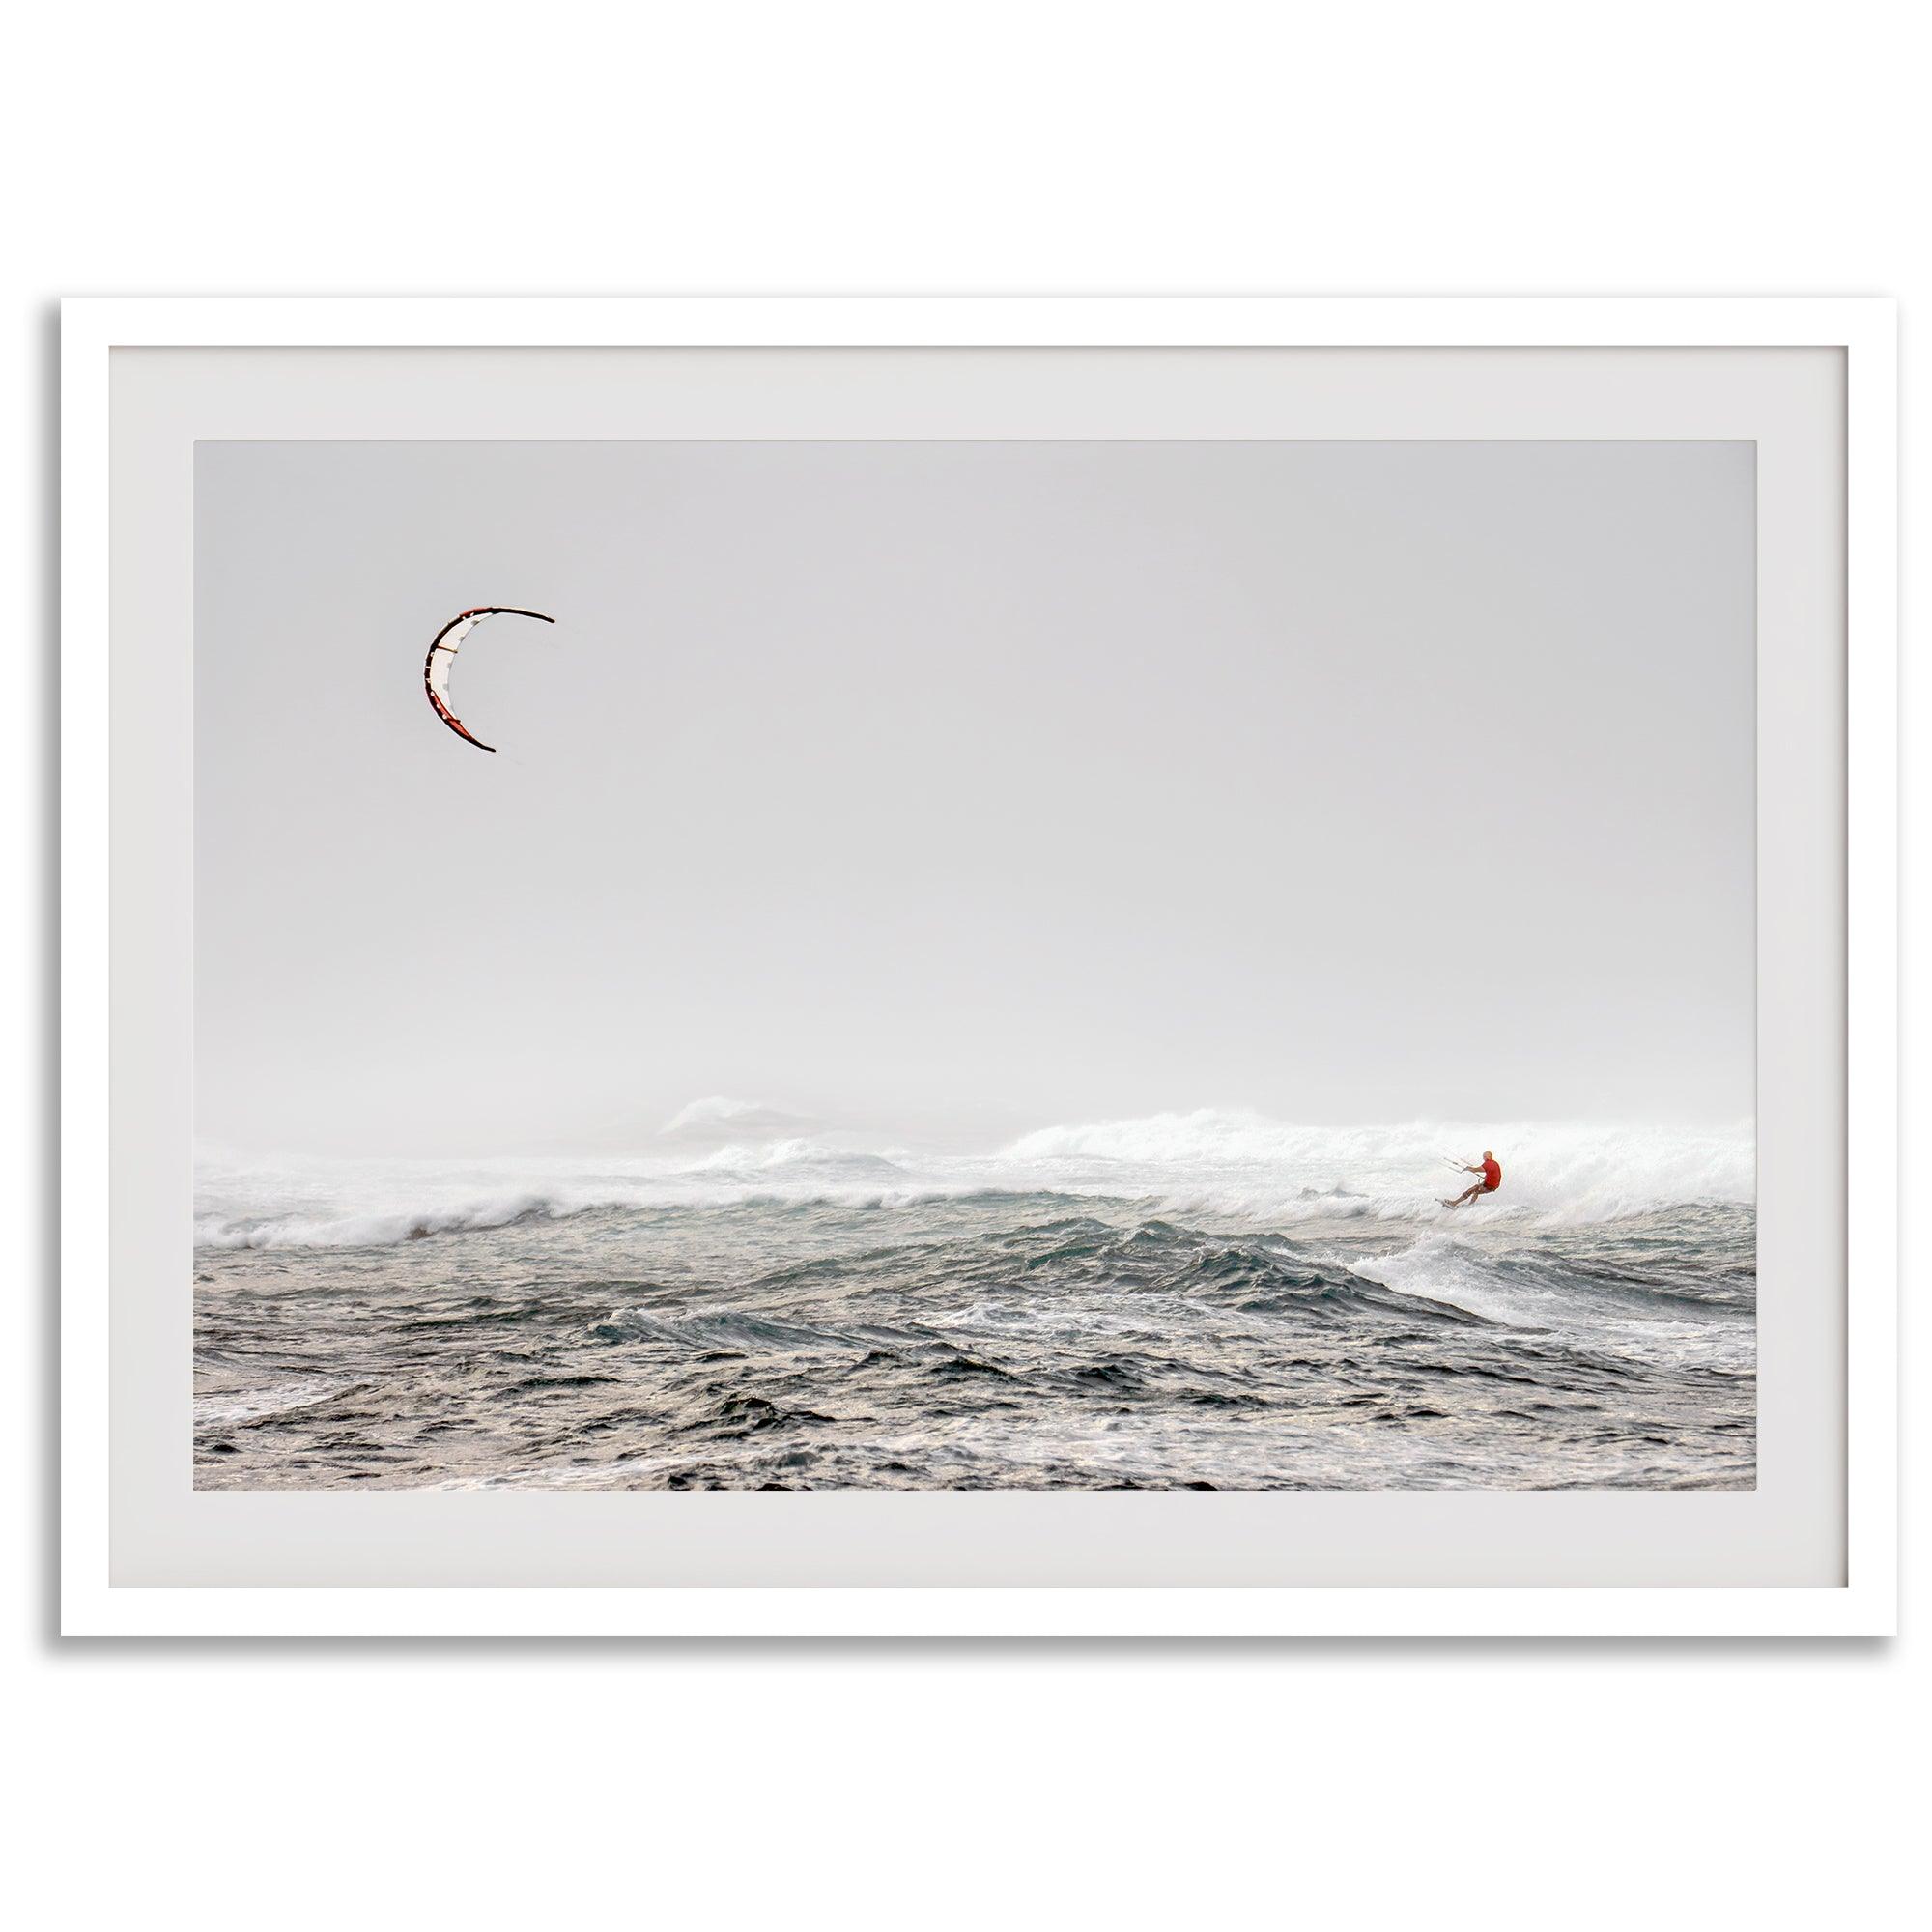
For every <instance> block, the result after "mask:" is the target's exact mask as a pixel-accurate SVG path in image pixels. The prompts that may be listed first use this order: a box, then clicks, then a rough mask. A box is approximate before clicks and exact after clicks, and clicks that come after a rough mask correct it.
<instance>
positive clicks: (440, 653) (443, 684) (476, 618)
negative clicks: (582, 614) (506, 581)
mask: <svg viewBox="0 0 1932 1932" xmlns="http://www.w3.org/2000/svg"><path fill="white" fill-rule="evenodd" d="M486 617H534V618H535V619H536V620H537V622H538V623H540V624H554V623H555V622H556V619H555V618H554V617H546V616H545V615H544V613H543V612H542V611H519V610H517V609H515V608H514V607H513V606H511V605H508V604H479V605H478V606H477V607H476V608H475V609H474V610H473V611H462V612H460V613H459V614H458V615H456V616H454V617H452V618H451V619H450V620H449V622H448V623H446V624H445V625H444V626H443V627H442V629H441V630H440V631H439V632H438V633H437V634H436V641H435V642H434V643H433V644H431V645H430V647H429V656H428V657H427V658H425V659H424V660H423V689H424V690H425V691H426V692H428V693H429V701H430V703H431V705H432V706H433V707H434V708H435V711H436V715H437V716H438V717H439V718H440V719H441V720H442V722H443V723H444V724H445V725H448V726H449V728H450V729H451V730H452V731H454V732H455V733H456V735H457V736H458V737H459V738H464V739H467V740H468V741H469V743H470V744H472V745H474V746H475V747H476V749H477V750H478V751H479V752H494V751H495V750H496V749H497V748H496V746H495V745H486V744H485V743H484V742H483V740H482V739H481V738H479V737H477V735H476V734H475V732H473V731H469V730H466V729H465V728H464V724H463V720H462V719H460V718H459V717H458V716H457V715H456V713H455V712H454V711H452V710H451V709H450V708H449V673H450V669H451V668H452V667H453V666H454V665H455V663H456V647H457V645H459V644H460V643H462V641H463V640H464V639H465V638H467V637H468V636H469V634H470V632H471V631H473V630H474V629H475V628H476V627H477V625H478V624H480V623H482V621H483V620H484V618H486Z"/></svg>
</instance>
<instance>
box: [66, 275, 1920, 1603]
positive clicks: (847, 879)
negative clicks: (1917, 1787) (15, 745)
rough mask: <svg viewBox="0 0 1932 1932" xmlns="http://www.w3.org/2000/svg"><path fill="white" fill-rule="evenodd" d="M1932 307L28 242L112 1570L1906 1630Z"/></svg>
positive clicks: (86, 1517) (87, 1536)
mask: <svg viewBox="0 0 1932 1932" xmlns="http://www.w3.org/2000/svg"><path fill="white" fill-rule="evenodd" d="M1895 359H1896V353H1895V339H1894V322H1893V314H1892V310H1891V306H1890V304H1889V303H1886V302H1882V301H1870V300H1782V299H1780V300H1655V301H1653V300H1577V301H1567V300H1547V301H1546V300H1454V301H1448V300H1412V301H1410V300H1377V301H1315V300H1310V301H1294V300H1263V299H1228V300H1215V299H1198V300H1197V299H1119V300H1116V299H957V300H955V299H941V300H914V299H906V300H896V299H849V300H848V299H842V298H841V299H829V298H821V299H772V300H752V299H731V300H709V299H685V300H680V299H660V300H497V299H491V300H448V299H444V300H363V299H340V300H327V299H324V300H308V299H301V300H225V299H224V300H213V299H211V300H199V299H196V300H139V299H128V300H119V299H115V300H93V299H89V300H81V301H74V302H70V303H69V304H67V306H66V310H65V319H64V330H63V377H62V382H63V446H64V464H65V471H64V482H63V605H64V619H65V634H64V671H63V677H64V692H63V765H62V787H63V846H64V850H63V973H64V999H63V1007H62V1027H63V1055H64V1098H65V1107H64V1117H63V1123H62V1151H63V1190H64V1192H63V1203H64V1219H63V1255H64V1281H63V1311H64V1312H63V1351H64V1362H63V1373H64V1385H63V1386H64V1400H63V1492H64V1504H63V1556H62V1561H63V1606H64V1607H63V1613H64V1627H65V1629H66V1630H67V1631H68V1632H69V1633H71V1634H156V1633H166V1634H298V1633H299V1634H307V1633H333V1634H394V1633H404V1634H531V1635H556V1634H639V1635H679V1634H909V1635H916V1634H985V1635H1002V1634H1066V1635H1080V1634H1095V1635H1099V1634H1174V1635H1213V1634H1284V1635H1293V1634H1714V1635H1720V1634H1840V1635H1844V1634H1873V1633H1883V1632H1888V1631H1889V1630H1891V1629H1892V1628H1893V1625H1894V1618H1895V1595H1896V1583H1895V1577H1896V1559H1895V1546H1896V1521H1895V1519H1896V1477H1895V1469H1896V1400H1895V1386H1896V1373H1897V1357H1896V1350H1895V1333H1896V1250H1895V1237H1894V1224H1895V1207H1896V1161H1897V1140H1896V1093H1895V1050H1896V1021H1895V1011H1896V993H1897V985H1896V971H1895V956H1896V887H1895V866H1896V854H1897V845H1896V833H1895V816H1896V764H1895V739H1894V694H1895V684H1896V646H1895V622H1896V610H1895V598H1894V575H1895V519H1896V501H1895V485H1894V470H1895V453H1894V452H1895V440H1894V435H1895V429H1894V415H1895ZM103 727H104V728H103Z"/></svg>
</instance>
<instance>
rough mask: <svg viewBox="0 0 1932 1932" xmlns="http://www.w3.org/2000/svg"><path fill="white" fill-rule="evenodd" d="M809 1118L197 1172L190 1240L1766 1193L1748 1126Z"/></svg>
mask: <svg viewBox="0 0 1932 1932" xmlns="http://www.w3.org/2000/svg"><path fill="white" fill-rule="evenodd" d="M806 1124H807V1123H804V1122H802V1121H801V1120H800V1119H799V1118H798V1117H795V1116H777V1115H775V1113H774V1110H771V1109H767V1108H764V1107H762V1106H756V1105H753V1104H751V1103H744V1102H735V1101H726V1100H720V1099H713V1100H706V1101H701V1102H696V1103H694V1104H693V1106H692V1107H689V1108H686V1109H684V1110H683V1112H682V1113H680V1114H679V1115H678V1116H676V1117H675V1119H674V1120H673V1122H671V1123H670V1125H669V1126H668V1128H667V1135H668V1136H669V1137H670V1138H671V1139H672V1140H673V1141H675V1142H676V1143H677V1144H676V1145H673V1146H667V1145H665V1144H664V1143H663V1142H660V1144H659V1145H658V1146H657V1147H656V1148H655V1149H654V1150H653V1151H651V1152H650V1153H648V1154H639V1155H635V1156H628V1157H624V1158H618V1159H577V1160H570V1159H556V1158H545V1159H540V1160H537V1159H533V1160H527V1161H519V1160H514V1159H505V1160H497V1161H487V1162H469V1163H465V1164H460V1165H459V1164H449V1165H437V1164H432V1163H425V1162H408V1163H391V1164H387V1165H378V1164H375V1163H370V1162H337V1163H327V1164H324V1163H313V1164H309V1165H305V1166H302V1167H299V1168H290V1167H286V1166H282V1167H245V1166H237V1165H234V1164H232V1163H229V1164H216V1163H213V1162H205V1163H204V1164H203V1165H202V1166H201V1167H200V1168H199V1169H198V1171H197V1177H196V1197H197V1198H196V1220H195V1239H196V1243H197V1245H198V1246H202V1247H208V1248H229V1249H237V1248H311V1247H315V1248H350V1247H383V1246H392V1245H395V1244H397V1243H400V1242H404V1241H411V1240H421V1239H426V1238H429V1237H432V1236H448V1235H458V1234H463V1233H467V1232H473V1231H478V1230H487V1229H495V1228H503V1227H508V1226H512V1225H519V1224H532V1223H540V1222H543V1221H547V1220H561V1219H564V1218H568V1217H576V1216H580V1215H585V1214H594V1213H616V1212H656V1211H668V1210H677V1209H702V1208H737V1207H770V1208H850V1209H866V1208H901V1207H907V1206H913V1205H917V1204H920V1203H927V1202H930V1203H941V1202H947V1201H963V1200H968V1199H972V1198H975V1197H998V1196H1039V1197H1053V1198H1059V1199H1072V1200H1082V1199H1086V1200H1109V1201H1125V1202H1136V1203H1141V1204H1145V1205H1146V1207H1147V1208H1148V1209H1149V1211H1151V1212H1154V1213H1162V1214H1175V1215H1183V1216H1187V1217H1190V1218H1192V1219H1194V1220H1196V1221H1212V1222H1218V1223H1226V1224H1230V1225H1236V1226H1247V1227H1276V1226H1284V1225H1297V1224H1302V1223H1311V1222H1338V1221H1339V1222H1349V1221H1356V1222H1362V1221H1367V1222H1407V1223H1421V1224H1428V1223H1432V1222H1441V1223H1443V1224H1444V1225H1445V1226H1447V1225H1449V1222H1450V1216H1449V1211H1448V1210H1446V1209H1445V1208H1442V1207H1441V1206H1440V1205H1439V1197H1440V1196H1442V1195H1444V1194H1449V1193H1453V1192H1456V1191H1458V1190H1460V1188H1461V1187H1462V1186H1463V1184H1464V1181H1465V1179H1466V1178H1465V1177H1461V1176H1459V1175H1458V1174H1456V1173H1455V1172H1453V1171H1452V1170H1453V1164H1454V1162H1456V1161H1459V1160H1470V1159H1473V1158H1475V1157H1476V1156H1477V1155H1478V1154H1480V1152H1481V1151H1483V1149H1484V1148H1486V1147H1489V1148H1493V1149H1494V1150H1495V1151H1496V1152H1497V1154H1498V1156H1499V1157H1500V1159H1501V1160H1502V1163H1503V1170H1504V1181H1503V1188H1502V1192H1501V1193H1500V1194H1499V1195H1498V1196H1497V1197H1496V1199H1495V1200H1494V1201H1492V1202H1485V1203H1484V1204H1483V1205H1482V1207H1481V1208H1480V1210H1478V1211H1479V1213H1480V1217H1481V1222H1482V1225H1484V1226H1486V1227H1494V1226H1496V1225H1498V1224H1499V1223H1502V1224H1519V1225H1523V1226H1537V1227H1551V1226H1556V1227H1577V1226H1586V1225H1589V1224H1591V1223H1596V1222H1608V1221H1613V1220H1616V1219H1619V1218H1621V1217H1625V1216H1629V1215H1634V1214H1639V1213H1643V1212H1646V1211H1649V1210H1652V1209H1656V1208H1675V1207H1697V1206H1712V1205H1725V1204H1747V1203H1749V1202H1751V1201H1752V1200H1753V1198H1754V1195H1755V1183H1756V1172H1755V1167H1756V1159H1755V1142H1754V1138H1753V1134H1752V1131H1751V1129H1750V1127H1749V1125H1748V1124H1746V1125H1743V1126H1740V1127H1733V1128H1724V1129H1686V1128H1674V1127H1673V1128H1638V1127H1628V1126H1618V1127H1606V1126H1593V1125H1587V1124H1580V1123H1567V1124H1566V1123H1548V1122H1541V1123H1519V1124H1516V1125H1504V1124H1497V1123H1485V1124H1471V1123H1467V1122H1447V1123H1445V1122H1413V1123H1409V1124H1406V1125H1397V1126H1375V1127H1344V1128H1333V1127H1306V1126H1296V1125H1292V1124H1287V1123H1284V1122H1275V1121H1270V1120H1267V1119H1266V1118H1264V1117H1263V1116H1261V1115H1255V1114H1245V1113H1236V1112H1223V1111H1213V1110H1200V1111H1197V1112H1193V1113H1169V1114H1155V1115H1151V1116H1145V1117H1141V1118H1137V1119H1128V1120H1114V1121H1099V1122H1086V1123H1074V1124H1064V1125H1057V1126H1050V1127H1043V1128H1040V1129H1038V1130H1037V1131H1034V1132H1031V1133H1027V1134H1024V1135H1022V1136H1020V1137H1019V1138H1018V1139H1016V1140H1014V1141H1012V1142H1010V1143H1009V1144H1008V1145H1007V1146H1005V1147H1003V1148H1000V1149H996V1150H993V1151H985V1152H978V1153H959V1152H953V1151H937V1150H928V1151H921V1150H919V1149H916V1148H908V1147H906V1146H902V1145H896V1144H895V1145H891V1146H878V1145H871V1146H867V1145H864V1144H861V1140H860V1137H857V1136H853V1135H837V1134H825V1133H816V1134H815V1133H813V1132H810V1131H801V1130H800V1129H801V1128H802V1127H803V1126H805V1125H806ZM673 1129H675V1130H676V1131H675V1132H674V1133H673V1131H672V1130H673ZM692 1143H697V1144H692ZM1455 1225H1457V1226H1458V1227H1461V1226H1463V1225H1472V1224H1466V1223H1462V1222H1458V1223H1456V1224H1455Z"/></svg>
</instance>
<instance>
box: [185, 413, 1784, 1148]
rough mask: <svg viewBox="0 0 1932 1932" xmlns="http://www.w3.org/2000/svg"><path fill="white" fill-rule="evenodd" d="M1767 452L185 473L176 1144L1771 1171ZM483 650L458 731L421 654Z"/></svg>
mask: <svg viewBox="0 0 1932 1932" xmlns="http://www.w3.org/2000/svg"><path fill="white" fill-rule="evenodd" d="M1753 486H1754V479H1753V471H1752V453H1751V450H1750V447H1749V445H1747V444H1738V443H1590V444H1570V443H1414V444H1403V443H1375V444H1321V443H1279V442H1277V443H895V444H863V443H728V444H707V443H570V444H546V443H522V444H507V443H485V444H451V443H442V444H435V443H431V444H418V443H408V444H405V443H386V444H377V443H302V444H291V443H203V444H200V445H198V447H197V453H196V490H197V494H196V733H197V735H196V748H195V770H196V792H197V796H196V923H197V953H196V1024H197V1040H196V1080H197V1093H196V1119H197V1136H198V1139H199V1140H200V1141H202V1142H203V1143H204V1144H207V1145H209V1146H212V1147H215V1148H220V1149H223V1150H232V1151H238V1152H244V1151H258V1152H259V1151H276V1152H297V1151H314V1152H318V1153H352V1154H366V1155H369V1156H371V1157H381V1156H384V1155H399V1154H405V1153H411V1152H416V1153H421V1154H426V1155H438V1154H474V1153H478V1152H488V1151H502V1152H506V1153H507V1152H511V1151H561V1150H563V1149H565V1148H570V1147H577V1148H582V1149H584V1150H586V1151H588V1150H592V1149H611V1148H615V1147H636V1146H637V1145H638V1144H639V1142H640V1141H644V1142H648V1141H651V1140H656V1139H658V1138H659V1137H660V1135H661V1130H662V1129H663V1128H664V1127H665V1125H666V1123H667V1122H670V1121H672V1119H673V1117H675V1116H676V1115H677V1114H678V1113H679V1111H680V1109H684V1108H688V1107H689V1106H691V1105H692V1103H694V1102H697V1101H702V1100H706V1099H712V1098H725V1099H729V1100H732V1101H737V1102H744V1103H751V1104H756V1105H760V1106H766V1107H770V1108H773V1109H776V1110H779V1111H780V1112H782V1113H786V1114H793V1115H799V1116H804V1117H808V1118H810V1119H812V1120H816V1121H819V1122H825V1123H828V1124H830V1125H832V1126H835V1127H846V1128H849V1129H851V1130H853V1131H866V1130H869V1129H872V1128H895V1129H897V1130H900V1131H904V1132H907V1133H929V1134H933V1135H937V1136H942V1137H950V1138H954V1139H983V1140H987V1141H997V1140H999V1139H1000V1138H1001V1137H1003V1136H1004V1137H1011V1136H1015V1135H1018V1134H1023V1133H1026V1132H1028V1131H1031V1130H1034V1129H1037V1128H1042V1127H1046V1126H1049V1125H1056V1124H1066V1123H1073V1122H1094V1121H1108V1120H1122V1119H1133V1118H1141V1117H1148V1116H1153V1115H1159V1114H1170V1113H1171V1114H1180V1115H1187V1114H1192V1113H1195V1112H1196V1111H1198V1110H1202V1109H1210V1110H1221V1111H1227V1112H1250V1113H1254V1114H1258V1115H1261V1116H1263V1117H1264V1118H1267V1119H1270V1120H1275V1121H1281V1122H1294V1123H1298V1124H1304V1125H1316V1124H1334V1125H1338V1126H1351V1125H1361V1124H1370V1123H1398V1122H1435V1121H1438V1120H1439V1121H1446V1122H1476V1121H1494V1122H1558V1121H1571V1122H1574V1121H1592V1122H1606V1123H1616V1122H1630V1123H1640V1122H1684V1123H1689V1122H1712V1123H1718V1122H1721V1123H1724V1124H1727V1125H1728V1124H1733V1123H1737V1122H1747V1121H1748V1120H1749V1118H1750V1117H1751V1114H1752V1112H1753V1106H1754V1094H1753V1085H1754V1077H1753V1075H1754V997H1753V986H1754V973H1755V934H1754V822H1755V798H1754V739H1755V715H1754V713H1755V703H1754V682H1753V651H1754V635H1753V633H1754V605H1753V597H1754V589H1753V580H1754V527H1753ZM483 603H499V604H510V605H518V606H523V607H526V608H528V609H533V610H537V611H547V612H549V613H550V614H552V615H553V616H554V617H555V618H556V620H557V621H556V623H555V625H554V627H553V626H542V625H533V624H529V623H526V622H523V621H521V620H519V619H516V618H507V617H506V618H499V619H497V620H495V621H493V622H492V623H490V624H486V625H484V626H482V627H481V628H479V629H478V630H477V631H476V632H475V633H474V634H473V636H472V638H471V639H470V640H469V641H468V642H467V643H466V644H465V647H464V650H463V654H462V657H461V659H460V662H459V665H458V668H457V669H456V671H455V674H454V678H453V680H452V697H453V701H454V703H455V708H456V709H457V711H458V712H459V714H460V715H461V716H462V717H463V718H464V721H465V723H466V724H468V725H469V726H470V727H471V728H472V729H474V730H475V731H476V732H477V734H478V735H479V736H481V737H483V738H485V739H487V740H489V741H490V742H491V743H493V744H496V745H497V746H499V747H500V748H501V750H500V753H498V754H497V755H496V756H490V755H486V754H484V753H479V752H477V751H475V750H474V749H472V748H471V747H469V746H468V745H465V744H463V743H462V742H461V741H460V740H459V739H457V738H456V737H455V736H454V735H453V734H451V733H450V732H449V731H448V730H446V729H445V728H444V727H443V725H441V724H440V722H439V721H438V720H437V719H436V717H435V716H434V715H433V713H432V712H431V710H430V708H429V706H428V704H427V703H426V701H425V699H424V696H423V691H422V672H421V667H422V659H423V654H424V652H425V651H426V649H427V647H428V644H429V640H430V639H431V638H432V637H433V636H434V635H435V633H436V632H437V631H438V630H439V629H440V627H441V626H442V625H443V624H444V623H446V622H447V621H448V619H449V618H450V617H452V616H453V615H454V614H455V613H456V612H457V611H460V610H462V609H465V608H467V607H469V606H474V605H477V604H483Z"/></svg>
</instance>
